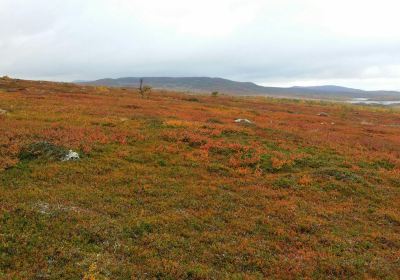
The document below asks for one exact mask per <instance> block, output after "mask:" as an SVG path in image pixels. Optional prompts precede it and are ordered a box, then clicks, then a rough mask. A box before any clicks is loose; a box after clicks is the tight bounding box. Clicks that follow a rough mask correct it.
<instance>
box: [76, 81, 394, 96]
mask: <svg viewBox="0 0 400 280" xmlns="http://www.w3.org/2000/svg"><path fill="white" fill-rule="evenodd" d="M143 79H144V82H145V83H146V84H148V85H151V86H152V87H154V88H158V89H168V90H176V91H189V92H207V93H209V92H212V91H219V92H222V93H227V94H233V95H271V96H281V97H306V98H318V99H343V98H347V99H351V98H373V99H377V100H380V99H387V98H389V99H392V100H400V92H394V91H364V90H360V89H353V88H346V87H339V86H314V87H290V88H280V87H264V86H259V85H257V84H254V83H250V82H236V81H231V80H227V79H222V78H208V77H181V78H171V77H145V78H143ZM139 81H140V78H135V77H128V78H119V79H101V80H96V81H90V82H84V83H81V84H89V85H105V86H120V87H138V86H139Z"/></svg>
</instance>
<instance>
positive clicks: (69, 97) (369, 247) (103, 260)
mask: <svg viewBox="0 0 400 280" xmlns="http://www.w3.org/2000/svg"><path fill="white" fill-rule="evenodd" d="M0 109H1V110H0V155H1V156H0V278H1V279H83V277H85V278H84V279H268V278H275V279H296V278H298V279H301V278H306V279H335V278H337V279H361V278H368V279H385V278H386V279H396V278H398V275H400V266H399V259H400V209H399V205H400V188H399V186H400V113H399V112H398V111H390V110H385V109H381V108H363V107H353V106H350V105H347V106H346V105H341V104H329V103H321V102H310V101H302V100H297V101H288V100H279V99H272V98H238V97H229V96H219V97H216V98H215V97H214V98H213V97H211V96H188V95H184V94H179V93H171V92H164V91H153V92H152V93H151V94H150V96H149V98H146V99H143V98H140V96H139V94H138V92H137V91H136V90H135V89H121V88H103V87H102V88H100V87H89V86H77V85H72V84H56V83H48V82H30V81H16V80H10V79H0ZM320 112H325V114H322V115H323V116H319V113H320ZM237 118H246V119H248V120H250V121H251V122H252V124H247V123H236V122H235V119H237ZM70 149H71V150H73V151H76V152H79V155H80V157H81V159H80V160H77V161H61V160H60V159H62V158H63V157H62V154H63V153H64V152H65V151H68V150H70Z"/></svg>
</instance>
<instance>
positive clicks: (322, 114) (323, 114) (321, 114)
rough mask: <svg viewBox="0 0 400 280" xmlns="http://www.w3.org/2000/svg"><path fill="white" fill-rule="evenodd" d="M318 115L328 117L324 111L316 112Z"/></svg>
mask: <svg viewBox="0 0 400 280" xmlns="http://www.w3.org/2000/svg"><path fill="white" fill-rule="evenodd" d="M318 116H320V117H328V116H329V114H328V113H325V112H321V113H318Z"/></svg>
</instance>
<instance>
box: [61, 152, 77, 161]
mask: <svg viewBox="0 0 400 280" xmlns="http://www.w3.org/2000/svg"><path fill="white" fill-rule="evenodd" d="M79 159H80V157H79V154H78V153H77V152H74V151H72V150H69V151H68V153H67V154H66V155H65V157H64V158H63V160H62V161H70V160H79Z"/></svg>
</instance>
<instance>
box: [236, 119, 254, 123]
mask: <svg viewBox="0 0 400 280" xmlns="http://www.w3.org/2000/svg"><path fill="white" fill-rule="evenodd" d="M235 123H247V124H251V123H253V122H251V121H249V120H248V119H236V120H235Z"/></svg>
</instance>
